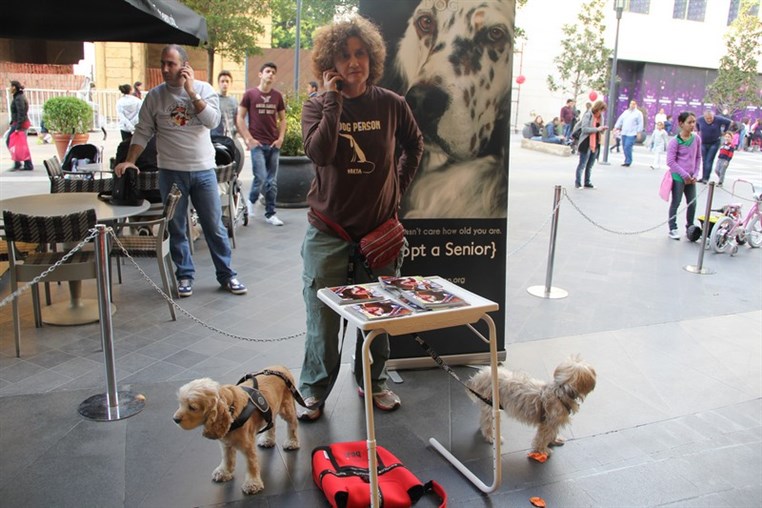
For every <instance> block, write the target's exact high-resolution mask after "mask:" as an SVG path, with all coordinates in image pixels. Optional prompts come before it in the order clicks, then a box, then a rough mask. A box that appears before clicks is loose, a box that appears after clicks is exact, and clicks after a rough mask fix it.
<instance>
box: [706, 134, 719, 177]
mask: <svg viewBox="0 0 762 508" xmlns="http://www.w3.org/2000/svg"><path fill="white" fill-rule="evenodd" d="M721 144H722V140H721V139H718V140H717V141H715V142H714V143H706V144H704V143H701V164H702V171H701V179H702V180H706V181H709V177H710V176H712V166H714V158H715V157H717V152H718V151H719V150H720V145H721Z"/></svg>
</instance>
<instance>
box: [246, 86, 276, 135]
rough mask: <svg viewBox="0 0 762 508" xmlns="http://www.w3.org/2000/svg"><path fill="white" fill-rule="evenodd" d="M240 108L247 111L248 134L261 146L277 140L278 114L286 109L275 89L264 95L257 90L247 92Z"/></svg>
mask: <svg viewBox="0 0 762 508" xmlns="http://www.w3.org/2000/svg"><path fill="white" fill-rule="evenodd" d="M240 105H241V107H244V108H246V109H247V110H248V111H249V133H250V134H251V136H252V137H253V138H254V139H256V140H257V141H259V142H260V143H261V144H263V145H272V144H273V141H275V140H276V139H278V134H279V131H278V112H279V111H283V110H284V109H286V103H285V101H284V100H283V95H281V93H280V92H279V91H277V90H275V89H271V90H270V91H269V92H267V93H265V92H262V91H260V89H259V88H252V89H251V90H247V91H246V93H245V94H244V95H243V99H241V104H240Z"/></svg>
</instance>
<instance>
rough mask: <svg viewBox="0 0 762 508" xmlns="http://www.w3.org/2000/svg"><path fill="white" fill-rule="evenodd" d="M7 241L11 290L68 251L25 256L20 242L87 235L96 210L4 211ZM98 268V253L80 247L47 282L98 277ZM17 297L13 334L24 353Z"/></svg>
mask: <svg viewBox="0 0 762 508" xmlns="http://www.w3.org/2000/svg"><path fill="white" fill-rule="evenodd" d="M3 221H4V228H5V240H6V242H7V245H8V261H9V263H10V276H11V292H14V291H16V290H17V289H18V284H19V282H31V281H32V280H34V278H35V277H37V276H39V275H41V274H42V273H43V272H44V271H45V270H47V269H48V268H50V267H51V266H53V265H55V264H56V263H57V262H58V261H60V260H61V259H62V258H63V257H64V255H65V254H66V253H59V252H42V253H32V254H28V255H27V256H26V257H24V258H23V259H22V256H21V254H20V251H19V244H20V243H21V242H26V243H38V244H50V243H53V244H55V243H67V242H69V243H71V242H79V241H81V240H82V239H83V238H85V237H86V236H87V234H88V231H89V230H90V229H92V228H93V227H95V222H96V220H95V210H92V209H90V210H85V211H83V212H79V213H73V214H69V215H62V216H53V217H44V216H34V215H25V214H20V213H14V212H11V211H9V210H4V211H3ZM96 277H97V269H96V265H95V254H94V253H93V252H87V251H84V250H79V251H77V252H76V253H75V254H73V255H72V256H71V257H70V258H69V259H68V260H67V261H66V262H64V263H63V264H62V265H61V266H59V267H58V268H56V269H55V270H53V271H52V272H50V273H49V274H48V275H47V277H46V279H45V280H46V281H73V280H83V279H95V278H96ZM38 296H39V295H38V292H37V290H36V287H33V288H32V297H33V305H34V316H35V324H39V323H41V322H42V318H41V311H40V303H39V298H38ZM18 300H19V299H18V297H16V298H14V299H13V334H14V338H15V341H16V356H17V357H18V356H20V355H21V317H20V315H19V304H18Z"/></svg>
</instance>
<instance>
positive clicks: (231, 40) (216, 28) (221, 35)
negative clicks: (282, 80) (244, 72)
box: [183, 0, 270, 82]
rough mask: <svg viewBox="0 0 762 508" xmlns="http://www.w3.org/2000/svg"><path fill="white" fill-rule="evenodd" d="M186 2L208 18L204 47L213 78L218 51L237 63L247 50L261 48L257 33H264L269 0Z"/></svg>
mask: <svg viewBox="0 0 762 508" xmlns="http://www.w3.org/2000/svg"><path fill="white" fill-rule="evenodd" d="M183 3H184V4H185V5H187V6H188V7H190V8H191V9H193V10H194V11H196V12H197V13H199V14H201V15H202V16H204V17H205V18H206V27H207V32H208V34H209V40H208V41H207V44H206V46H204V47H205V49H206V51H207V53H208V58H207V72H208V76H209V80H210V82H211V80H212V74H213V69H214V55H215V53H220V52H221V53H225V56H228V57H230V58H232V59H233V60H235V61H236V62H238V63H241V62H243V61H244V59H245V58H246V55H247V54H258V53H260V52H261V50H260V49H259V47H258V46H257V40H258V37H259V36H261V35H262V34H264V33H265V27H264V25H263V24H262V19H264V18H265V17H266V16H267V15H268V14H269V11H270V2H268V1H266V0H183Z"/></svg>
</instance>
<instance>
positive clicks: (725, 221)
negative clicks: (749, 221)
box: [709, 217, 735, 253]
mask: <svg viewBox="0 0 762 508" xmlns="http://www.w3.org/2000/svg"><path fill="white" fill-rule="evenodd" d="M734 224H735V222H734V221H733V219H731V218H730V217H723V218H722V219H720V220H718V221H717V223H716V224H715V225H714V227H713V228H712V235H711V236H710V238H709V245H711V246H712V250H714V252H717V253H723V252H725V250H726V249H727V248H728V244H729V243H730V236H729V234H730V231H731V230H732V229H733V225H734Z"/></svg>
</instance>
